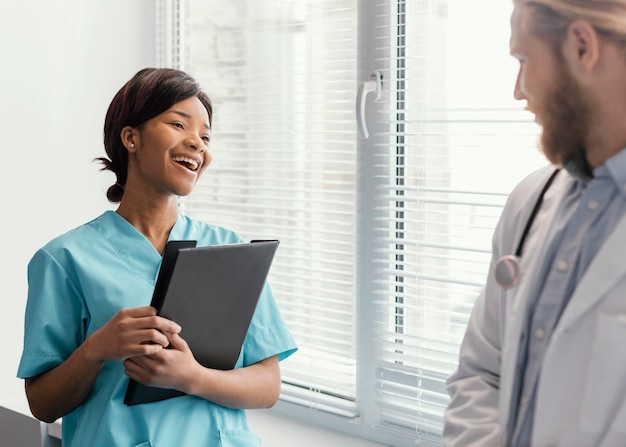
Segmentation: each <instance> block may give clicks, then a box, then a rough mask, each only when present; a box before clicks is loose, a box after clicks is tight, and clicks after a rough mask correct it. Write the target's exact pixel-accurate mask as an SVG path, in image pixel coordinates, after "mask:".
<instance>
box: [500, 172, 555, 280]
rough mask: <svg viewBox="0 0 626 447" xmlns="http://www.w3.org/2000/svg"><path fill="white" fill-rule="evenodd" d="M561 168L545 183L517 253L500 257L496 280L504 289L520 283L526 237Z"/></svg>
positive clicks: (523, 232)
mask: <svg viewBox="0 0 626 447" xmlns="http://www.w3.org/2000/svg"><path fill="white" fill-rule="evenodd" d="M560 170H561V169H560V168H557V169H555V170H554V172H553V173H552V175H550V178H549V179H548V181H547V182H546V184H545V185H543V188H542V189H541V192H540V193H539V197H538V198H537V201H536V202H535V206H534V207H533V209H532V211H531V212H530V216H528V220H527V221H526V226H525V227H524V231H522V236H521V237H520V240H519V242H518V244H517V249H516V250H515V254H513V255H505V256H502V257H501V258H500V259H498V262H497V263H496V267H495V269H494V277H495V281H496V284H498V285H499V286H500V287H502V288H503V289H510V288H511V287H514V286H516V285H517V284H518V283H519V280H520V278H521V276H522V268H521V265H520V260H521V258H522V251H523V250H524V244H525V243H526V238H527V237H528V233H529V232H530V228H531V227H532V225H533V222H534V221H535V218H536V217H537V213H539V209H540V208H541V204H542V202H543V198H544V196H545V195H546V192H547V191H548V189H550V186H551V185H552V183H553V182H554V179H555V178H556V176H557V174H558V173H559V171H560Z"/></svg>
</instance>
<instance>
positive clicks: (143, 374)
mask: <svg viewBox="0 0 626 447" xmlns="http://www.w3.org/2000/svg"><path fill="white" fill-rule="evenodd" d="M166 335H167V336H168V338H169V340H170V345H169V346H168V349H162V350H160V351H159V352H157V353H154V354H150V355H145V356H135V357H131V358H128V359H126V360H125V361H124V368H125V372H126V374H127V375H128V376H129V377H131V378H132V379H135V380H136V381H137V382H139V383H143V384H144V385H148V386H154V387H159V388H171V389H176V390H179V391H182V392H184V393H186V394H191V395H195V396H198V397H201V398H203V399H206V400H209V401H211V402H214V403H216V404H218V405H222V406H224V407H229V408H268V407H271V406H272V405H274V404H275V403H276V401H277V400H278V397H279V395H280V366H279V364H278V357H277V356H272V357H268V358H266V359H264V360H261V361H259V362H257V363H255V364H253V365H249V366H246V367H244V368H236V369H232V370H226V371H221V370H218V369H210V368H205V367H204V366H202V365H200V364H199V363H198V362H197V360H196V359H195V358H194V356H193V354H192V352H191V350H190V349H189V346H188V345H187V343H186V342H185V340H183V339H182V337H181V336H180V335H178V334H177V333H168V334H166Z"/></svg>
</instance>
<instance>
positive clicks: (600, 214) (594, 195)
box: [510, 150, 626, 447]
mask: <svg viewBox="0 0 626 447" xmlns="http://www.w3.org/2000/svg"><path fill="white" fill-rule="evenodd" d="M625 214H626V150H622V151H620V152H619V153H617V154H616V155H614V156H613V157H611V158H610V159H608V160H607V161H606V163H605V164H604V165H602V166H600V167H598V168H596V169H595V170H594V172H593V178H592V179H591V180H590V181H589V182H584V181H582V180H577V179H573V180H572V183H571V185H570V187H569V190H568V192H567V194H566V195H565V197H564V198H563V203H562V205H561V212H560V213H559V215H557V216H555V220H554V222H553V228H552V234H553V237H552V239H551V240H550V241H549V248H548V251H547V255H546V257H545V259H544V261H543V267H544V269H543V271H544V272H545V274H544V277H543V286H542V287H541V288H540V289H539V293H538V296H537V297H536V300H535V304H534V306H533V308H532V310H531V312H530V315H529V320H528V321H527V324H526V331H525V333H524V336H523V337H522V340H521V346H520V351H519V352H520V354H519V358H518V372H517V374H518V378H517V380H516V386H517V390H516V392H517V396H518V399H517V400H515V399H513V406H514V407H513V408H512V410H513V411H512V413H511V414H512V417H513V418H514V421H515V425H514V427H513V433H512V434H510V439H511V445H513V446H515V447H527V446H529V445H530V442H531V434H532V420H533V415H534V405H535V393H536V389H537V381H538V378H539V371H540V369H541V363H542V358H543V354H544V352H545V350H546V347H547V345H548V343H549V342H550V337H551V336H552V333H553V332H554V329H555V328H556V326H557V324H558V321H559V318H560V316H561V314H562V312H563V309H564V308H565V306H566V305H567V302H568V301H569V298H570V297H571V296H572V293H573V291H574V289H575V288H576V285H577V284H578V282H579V281H580V279H581V278H582V276H583V275H584V273H585V271H586V270H587V267H588V266H589V264H590V263H591V261H592V260H593V258H594V257H595V255H596V253H597V252H598V250H599V249H600V247H601V246H602V244H603V242H604V241H605V240H606V238H607V237H608V235H609V234H610V233H611V231H613V229H614V228H615V227H616V225H617V223H618V222H619V220H620V219H621V218H622V217H623V216H624V215H625Z"/></svg>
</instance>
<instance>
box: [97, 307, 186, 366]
mask: <svg viewBox="0 0 626 447" xmlns="http://www.w3.org/2000/svg"><path fill="white" fill-rule="evenodd" d="M180 330H181V328H180V326H179V325H178V324H176V323H175V322H173V321H171V320H168V319H167V318H163V317H160V316H158V315H157V313H156V309H155V308H154V307H152V306H143V307H134V308H129V309H122V310H120V311H119V312H117V313H116V314H115V315H114V316H113V317H112V318H111V319H110V320H109V321H108V322H107V323H106V324H105V325H104V326H102V327H101V328H100V329H99V330H97V331H96V332H94V333H93V334H92V335H91V336H90V337H89V338H88V339H87V340H86V343H88V344H89V345H90V349H89V352H90V356H92V359H93V360H94V361H102V362H103V361H106V360H126V359H127V358H130V357H135V356H138V355H150V354H156V353H157V352H159V351H160V350H161V349H163V348H165V347H167V346H168V345H169V340H168V337H167V336H166V334H178V333H179V332H180Z"/></svg>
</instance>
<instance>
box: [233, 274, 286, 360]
mask: <svg viewBox="0 0 626 447" xmlns="http://www.w3.org/2000/svg"><path fill="white" fill-rule="evenodd" d="M297 350H298V347H297V346H296V342H295V341H294V339H293V337H292V336H291V333H290V332H289V329H288V328H287V324H286V323H285V321H284V319H283V317H282V315H281V313H280V309H279V308H278V305H277V303H276V300H275V299H274V294H273V293H272V291H271V289H270V287H269V285H268V284H267V283H266V284H265V287H264V288H263V292H262V293H261V296H260V297H259V302H258V304H257V307H256V310H255V312H254V316H253V318H252V322H251V323H250V328H249V329H248V334H247V335H246V339H245V341H244V345H243V364H244V366H248V365H252V364H253V363H257V362H260V361H261V360H264V359H266V358H268V357H272V356H274V355H277V356H278V360H284V359H286V358H287V357H289V356H290V355H291V354H293V353H294V352H296V351H297Z"/></svg>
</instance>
